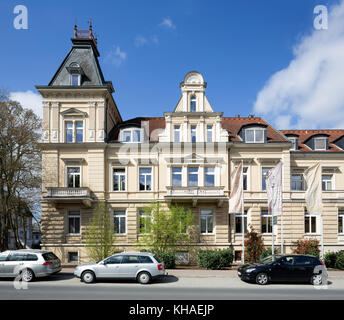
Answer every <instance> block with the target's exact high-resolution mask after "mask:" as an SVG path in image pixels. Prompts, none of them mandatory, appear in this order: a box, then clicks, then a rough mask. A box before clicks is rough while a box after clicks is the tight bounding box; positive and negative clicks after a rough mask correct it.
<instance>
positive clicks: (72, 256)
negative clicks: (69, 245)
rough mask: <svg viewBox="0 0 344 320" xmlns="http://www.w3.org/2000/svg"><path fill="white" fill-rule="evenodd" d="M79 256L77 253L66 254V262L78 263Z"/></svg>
mask: <svg viewBox="0 0 344 320" xmlns="http://www.w3.org/2000/svg"><path fill="white" fill-rule="evenodd" d="M78 261H79V254H78V253H77V252H68V262H78Z"/></svg>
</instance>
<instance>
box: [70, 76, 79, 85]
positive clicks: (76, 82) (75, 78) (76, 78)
mask: <svg viewBox="0 0 344 320" xmlns="http://www.w3.org/2000/svg"><path fill="white" fill-rule="evenodd" d="M70 76H71V85H72V86H80V78H81V76H80V74H77V73H72V74H71V75H70Z"/></svg>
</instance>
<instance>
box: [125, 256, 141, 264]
mask: <svg viewBox="0 0 344 320" xmlns="http://www.w3.org/2000/svg"><path fill="white" fill-rule="evenodd" d="M122 263H140V260H139V257H138V256H123V260H122Z"/></svg>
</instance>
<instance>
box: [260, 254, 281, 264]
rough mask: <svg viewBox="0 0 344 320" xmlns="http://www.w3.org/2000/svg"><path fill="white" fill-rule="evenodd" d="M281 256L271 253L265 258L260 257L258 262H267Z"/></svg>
mask: <svg viewBox="0 0 344 320" xmlns="http://www.w3.org/2000/svg"><path fill="white" fill-rule="evenodd" d="M281 257H282V256H280V255H273V256H267V257H266V258H263V259H260V260H259V263H262V264H269V263H271V262H274V261H276V260H277V259H279V258H281Z"/></svg>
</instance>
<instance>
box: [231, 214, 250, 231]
mask: <svg viewBox="0 0 344 320" xmlns="http://www.w3.org/2000/svg"><path fill="white" fill-rule="evenodd" d="M237 219H240V224H242V214H241V213H236V214H235V217H234V231H235V234H242V232H241V231H242V225H241V228H240V232H237V230H236V221H237ZM244 225H245V227H244V233H246V230H248V213H247V210H244Z"/></svg>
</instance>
